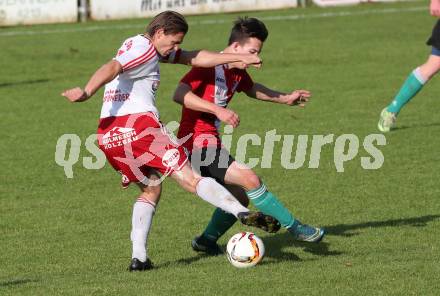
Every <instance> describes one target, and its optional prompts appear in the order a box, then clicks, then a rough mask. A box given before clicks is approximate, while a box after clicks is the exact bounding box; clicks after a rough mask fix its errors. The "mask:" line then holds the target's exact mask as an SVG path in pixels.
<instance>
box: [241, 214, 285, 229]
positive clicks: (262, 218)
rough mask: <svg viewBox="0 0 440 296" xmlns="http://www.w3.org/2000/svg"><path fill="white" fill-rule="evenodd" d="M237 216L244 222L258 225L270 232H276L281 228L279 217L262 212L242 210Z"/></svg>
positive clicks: (248, 224) (249, 224) (254, 225)
mask: <svg viewBox="0 0 440 296" xmlns="http://www.w3.org/2000/svg"><path fill="white" fill-rule="evenodd" d="M237 216H238V220H240V222H241V223H242V224H244V225H247V226H253V227H257V228H260V229H262V230H264V231H266V232H269V233H275V232H277V231H278V230H280V228H281V224H280V222H278V220H277V219H275V218H274V217H272V216H269V215H265V214H263V213H262V212H242V213H238V215H237Z"/></svg>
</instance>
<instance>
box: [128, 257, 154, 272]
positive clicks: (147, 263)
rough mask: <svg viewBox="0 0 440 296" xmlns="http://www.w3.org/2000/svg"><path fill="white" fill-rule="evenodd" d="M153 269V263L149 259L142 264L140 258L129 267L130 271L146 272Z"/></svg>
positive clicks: (133, 260)
mask: <svg viewBox="0 0 440 296" xmlns="http://www.w3.org/2000/svg"><path fill="white" fill-rule="evenodd" d="M152 268H153V262H151V260H150V259H149V258H147V260H145V262H142V261H141V260H139V259H138V258H133V259H132V260H131V263H130V265H129V266H128V271H130V272H132V271H144V270H149V269H152Z"/></svg>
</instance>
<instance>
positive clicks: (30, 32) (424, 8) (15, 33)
mask: <svg viewBox="0 0 440 296" xmlns="http://www.w3.org/2000/svg"><path fill="white" fill-rule="evenodd" d="M414 11H426V13H427V15H428V7H427V6H417V7H408V8H384V9H367V10H362V11H340V12H324V13H316V14H294V15H280V16H262V17H259V19H261V20H262V21H284V20H302V19H319V18H331V17H344V16H360V15H375V14H393V13H402V12H414ZM225 23H228V24H229V23H232V20H230V19H227V20H225V19H213V20H202V21H192V22H189V25H190V26H191V25H193V26H194V25H217V24H225ZM144 27H145V25H110V26H108V25H96V26H90V27H83V28H71V29H54V30H27V31H6V32H1V31H0V37H7V36H25V35H47V34H65V33H80V32H93V31H101V30H122V29H136V28H144Z"/></svg>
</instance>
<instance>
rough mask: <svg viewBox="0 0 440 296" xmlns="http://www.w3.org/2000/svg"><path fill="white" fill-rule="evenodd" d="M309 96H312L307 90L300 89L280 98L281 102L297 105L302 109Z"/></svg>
mask: <svg viewBox="0 0 440 296" xmlns="http://www.w3.org/2000/svg"><path fill="white" fill-rule="evenodd" d="M311 96H312V94H311V93H310V92H309V91H308V90H303V89H300V90H295V91H293V92H292V93H290V94H286V95H284V96H282V101H283V103H284V104H287V105H291V106H292V105H298V106H300V107H304V106H305V104H306V103H307V102H308V101H309V99H310V97H311Z"/></svg>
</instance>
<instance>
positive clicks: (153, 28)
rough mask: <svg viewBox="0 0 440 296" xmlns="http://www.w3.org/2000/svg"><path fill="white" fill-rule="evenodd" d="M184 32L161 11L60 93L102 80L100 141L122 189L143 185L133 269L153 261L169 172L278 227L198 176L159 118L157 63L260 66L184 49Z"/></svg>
mask: <svg viewBox="0 0 440 296" xmlns="http://www.w3.org/2000/svg"><path fill="white" fill-rule="evenodd" d="M187 31H188V25H187V23H186V21H185V19H184V17H183V16H182V15H180V14H178V13H176V12H173V11H165V12H162V13H160V14H159V15H157V16H156V17H154V18H153V20H152V21H151V23H150V24H149V25H148V27H147V30H146V33H144V34H141V35H137V36H134V37H131V38H128V39H127V40H125V41H124V43H123V44H122V46H121V47H120V48H119V50H118V52H117V55H116V57H115V58H114V59H113V60H111V61H110V62H108V63H106V64H105V65H103V66H102V67H101V68H99V69H98V70H97V71H96V72H95V73H94V74H93V75H92V77H91V78H90V80H89V81H88V83H87V85H86V86H85V88H84V89H81V88H79V87H76V88H72V89H69V90H66V91H64V92H63V94H62V95H63V96H65V97H67V98H68V99H69V100H70V101H72V102H82V101H85V100H87V99H89V98H90V97H91V96H92V95H93V94H94V93H95V92H96V91H97V90H98V89H99V88H101V87H102V86H103V85H105V91H104V97H103V104H102V109H101V119H100V122H99V127H98V142H99V146H100V148H101V150H102V151H103V152H104V154H105V155H106V157H107V160H108V161H109V163H110V164H111V165H112V166H113V168H114V169H115V170H117V171H119V172H120V173H121V174H122V185H123V186H124V187H126V186H128V185H129V183H130V182H134V183H136V184H138V185H139V187H140V189H141V191H142V193H141V195H140V197H139V198H138V200H137V202H136V203H135V204H134V207H133V219H132V232H131V239H132V242H133V254H132V262H131V264H130V266H129V270H130V271H133V270H145V269H150V268H151V267H152V264H151V261H150V260H149V258H148V256H147V250H146V247H145V244H146V240H147V236H148V232H149V229H150V227H151V221H152V218H153V215H154V212H155V207H156V205H157V203H158V201H159V198H160V192H161V185H160V183H161V181H162V180H163V178H164V177H166V176H168V175H169V176H171V177H172V178H173V179H174V180H176V181H177V183H179V184H180V185H181V186H182V187H183V188H184V189H185V190H187V191H189V192H192V193H195V194H197V195H198V196H199V197H201V198H202V199H204V200H205V201H207V202H209V203H211V204H213V205H214V206H216V207H220V208H222V209H224V210H225V211H227V212H229V213H231V214H233V215H234V216H235V217H237V218H239V219H240V220H241V221H242V222H243V223H244V224H246V225H251V226H256V227H260V228H267V227H268V225H269V226H271V227H275V226H276V225H279V223H278V221H276V220H275V219H273V218H272V217H269V216H266V215H264V214H262V213H253V212H249V210H248V209H246V208H245V207H243V206H242V205H241V204H240V203H239V202H238V201H237V200H236V199H235V198H233V196H232V195H231V194H230V193H229V192H228V191H227V190H226V189H225V188H224V187H222V186H221V185H219V184H218V183H217V182H215V180H214V179H212V178H209V177H200V176H199V175H197V174H195V173H194V172H193V171H192V169H191V167H190V166H189V165H188V163H187V156H186V154H185V152H184V150H183V148H182V147H181V146H180V145H179V144H178V143H177V142H176V141H175V140H173V139H172V137H170V135H169V133H168V132H167V131H166V129H165V127H164V126H163V125H162V123H161V122H160V121H159V111H158V110H157V107H156V104H155V101H156V91H157V89H158V87H159V83H160V72H159V62H170V63H179V64H185V65H192V66H197V67H213V66H216V65H219V64H224V63H232V62H234V63H238V64H239V65H240V67H247V66H248V65H254V66H256V67H259V65H260V64H261V60H260V58H259V57H258V56H256V55H252V54H219V53H212V52H208V51H204V50H202V51H183V50H181V49H180V48H179V46H180V44H181V43H182V41H183V38H184V36H185V34H186V33H187ZM161 175H162V176H161Z"/></svg>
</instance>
